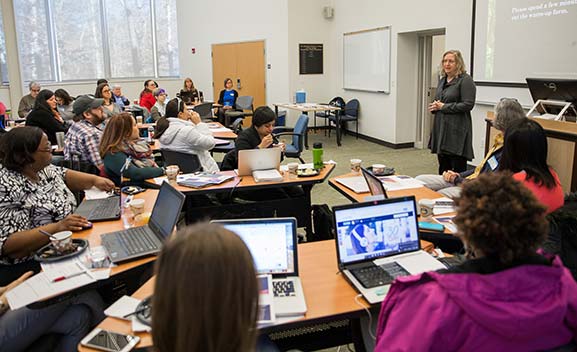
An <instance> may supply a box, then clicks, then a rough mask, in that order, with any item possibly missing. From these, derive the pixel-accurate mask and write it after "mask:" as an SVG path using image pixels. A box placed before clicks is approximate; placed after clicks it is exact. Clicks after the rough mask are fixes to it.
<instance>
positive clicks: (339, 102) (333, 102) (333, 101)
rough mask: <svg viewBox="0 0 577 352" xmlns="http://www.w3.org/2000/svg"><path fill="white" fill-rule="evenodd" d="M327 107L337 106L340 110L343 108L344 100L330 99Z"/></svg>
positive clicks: (339, 98) (338, 98)
mask: <svg viewBox="0 0 577 352" xmlns="http://www.w3.org/2000/svg"><path fill="white" fill-rule="evenodd" d="M329 105H332V106H338V107H339V108H341V109H344V108H345V105H346V104H345V100H344V99H343V98H341V97H334V98H333V99H331V101H329Z"/></svg>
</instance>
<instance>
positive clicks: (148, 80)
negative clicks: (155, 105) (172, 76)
mask: <svg viewBox="0 0 577 352" xmlns="http://www.w3.org/2000/svg"><path fill="white" fill-rule="evenodd" d="M150 82H154V85H155V86H156V88H158V83H156V81H155V80H153V79H147V80H146V81H144V89H143V90H142V92H140V97H141V98H142V96H143V95H144V94H145V93H150V94H152V91H150V90H148V88H147V86H148V83H150Z"/></svg>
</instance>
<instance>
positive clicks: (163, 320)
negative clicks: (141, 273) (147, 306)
mask: <svg viewBox="0 0 577 352" xmlns="http://www.w3.org/2000/svg"><path fill="white" fill-rule="evenodd" d="M156 275H157V276H156V284H155V290H154V292H155V294H154V297H153V301H152V306H153V314H152V338H153V341H154V346H155V348H156V350H157V351H159V352H185V351H203V352H227V351H231V352H232V351H254V349H255V345H256V338H257V328H256V320H257V315H258V284H257V278H256V272H255V267H254V261H253V258H252V256H251V254H250V251H249V249H248V248H247V246H246V245H245V244H244V242H243V241H242V239H241V238H240V237H238V236H237V235H236V234H234V233H232V232H230V231H229V230H226V229H225V228H223V227H222V226H220V225H215V224H198V225H194V226H191V227H187V228H184V229H183V230H181V231H179V232H177V233H176V234H175V236H174V237H173V239H172V240H171V241H169V242H168V243H166V244H165V245H164V247H163V249H162V252H161V254H160V256H159V258H158V260H157V262H156Z"/></svg>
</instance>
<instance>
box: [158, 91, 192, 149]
mask: <svg viewBox="0 0 577 352" xmlns="http://www.w3.org/2000/svg"><path fill="white" fill-rule="evenodd" d="M184 108H185V106H184V102H183V101H182V100H180V99H178V98H174V99H171V100H170V101H169V102H168V104H166V114H165V115H164V116H162V117H161V118H160V119H158V121H156V128H155V129H154V138H156V139H159V138H160V137H161V136H162V135H163V134H164V132H166V130H167V129H168V126H170V122H168V118H169V117H178V114H179V113H181V112H183V111H184Z"/></svg>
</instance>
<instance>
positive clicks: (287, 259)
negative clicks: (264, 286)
mask: <svg viewBox="0 0 577 352" xmlns="http://www.w3.org/2000/svg"><path fill="white" fill-rule="evenodd" d="M212 222H213V223H217V224H221V225H222V226H224V227H225V228H227V229H228V230H230V231H232V232H234V233H236V234H237V235H239V236H240V238H242V240H243V241H244V243H246V245H247V247H248V248H249V250H250V252H251V254H252V257H253V259H254V261H255V266H256V270H257V273H258V274H259V275H260V274H269V275H272V278H273V280H272V283H273V291H274V308H275V313H276V316H277V317H282V316H295V315H303V314H305V313H306V311H307V305H306V302H305V296H304V292H303V288H302V284H301V280H300V278H299V277H298V253H297V232H296V229H297V221H296V219H295V218H270V219H236V220H214V221H212Z"/></svg>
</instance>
